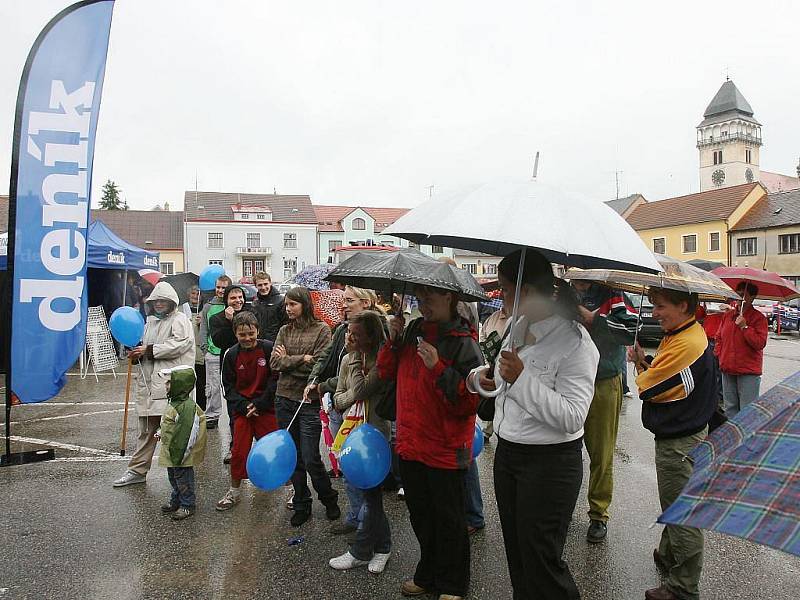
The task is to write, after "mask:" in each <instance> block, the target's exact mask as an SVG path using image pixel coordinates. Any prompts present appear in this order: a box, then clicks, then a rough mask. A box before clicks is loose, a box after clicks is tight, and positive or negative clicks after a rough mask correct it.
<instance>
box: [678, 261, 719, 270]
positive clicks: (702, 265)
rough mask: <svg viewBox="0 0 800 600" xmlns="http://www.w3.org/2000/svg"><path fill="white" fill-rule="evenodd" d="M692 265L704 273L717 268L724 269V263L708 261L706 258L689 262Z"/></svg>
mask: <svg viewBox="0 0 800 600" xmlns="http://www.w3.org/2000/svg"><path fill="white" fill-rule="evenodd" d="M686 262H688V263H689V264H690V265H692V266H693V267H697V268H698V269H702V270H703V271H713V270H714V269H716V268H717V267H724V266H725V265H724V263H721V262H717V261H715V260H706V259H704V258H693V259H692V260H687V261H686Z"/></svg>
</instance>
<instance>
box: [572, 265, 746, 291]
mask: <svg viewBox="0 0 800 600" xmlns="http://www.w3.org/2000/svg"><path fill="white" fill-rule="evenodd" d="M654 256H655V258H656V260H657V261H658V263H659V264H660V265H661V272H660V273H655V274H653V273H639V272H636V271H617V270H613V269H569V270H568V271H567V274H566V275H565V277H566V278H567V279H585V280H587V281H598V282H600V283H604V284H606V285H609V286H611V287H614V288H617V289H620V290H624V291H626V292H632V293H635V294H639V293H642V292H646V291H647V290H648V289H650V288H651V287H659V288H666V289H670V290H678V291H680V292H691V293H695V294H697V295H698V296H699V298H700V300H711V301H714V300H722V301H725V300H727V299H729V298H730V299H738V298H739V295H738V294H737V293H736V292H734V291H733V290H732V289H731V288H730V286H728V285H727V284H726V283H725V282H723V281H722V280H721V279H720V278H719V277H717V276H716V275H712V274H711V273H708V272H706V271H703V270H702V269H698V268H697V267H693V266H692V265H690V264H689V263H685V262H682V261H680V260H676V259H674V258H671V257H669V256H665V255H663V254H654Z"/></svg>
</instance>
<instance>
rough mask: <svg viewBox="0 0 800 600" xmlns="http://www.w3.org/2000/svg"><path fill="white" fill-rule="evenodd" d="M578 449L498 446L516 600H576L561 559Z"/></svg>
mask: <svg viewBox="0 0 800 600" xmlns="http://www.w3.org/2000/svg"><path fill="white" fill-rule="evenodd" d="M581 444H582V439H577V440H575V441H572V442H566V443H564V444H554V445H550V446H533V445H527V444H515V443H512V442H508V441H505V440H503V439H502V438H500V439H499V441H498V444H497V450H496V451H495V459H494V488H495V496H496V498H497V510H498V513H499V514H500V525H501V527H502V529H503V542H504V544H505V548H506V559H507V560H508V571H509V573H510V575H511V585H512V586H513V588H514V600H534V599H538V598H547V600H561V599H565V600H574V599H577V598H580V594H579V592H578V588H577V587H576V586H575V581H574V580H573V579H572V574H571V573H570V571H569V567H568V566H567V563H566V562H564V560H563V558H562V555H563V553H564V543H565V542H566V539H567V528H568V527H569V523H570V520H571V519H572V513H573V511H574V510H575V502H576V501H577V499H578V493H579V492H580V488H581V479H582V478H583V466H582V464H581V463H582V458H581Z"/></svg>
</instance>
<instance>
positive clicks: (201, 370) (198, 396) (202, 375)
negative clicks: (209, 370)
mask: <svg viewBox="0 0 800 600" xmlns="http://www.w3.org/2000/svg"><path fill="white" fill-rule="evenodd" d="M194 373H195V375H196V376H197V383H196V384H195V386H194V395H195V401H196V402H197V406H199V407H200V408H201V409H203V410H205V409H206V365H205V363H195V364H194Z"/></svg>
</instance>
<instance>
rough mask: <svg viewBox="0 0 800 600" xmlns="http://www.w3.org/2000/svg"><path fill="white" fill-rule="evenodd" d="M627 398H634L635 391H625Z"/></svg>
mask: <svg viewBox="0 0 800 600" xmlns="http://www.w3.org/2000/svg"><path fill="white" fill-rule="evenodd" d="M622 395H623V396H624V397H625V398H633V392H625V393H624V394H622Z"/></svg>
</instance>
